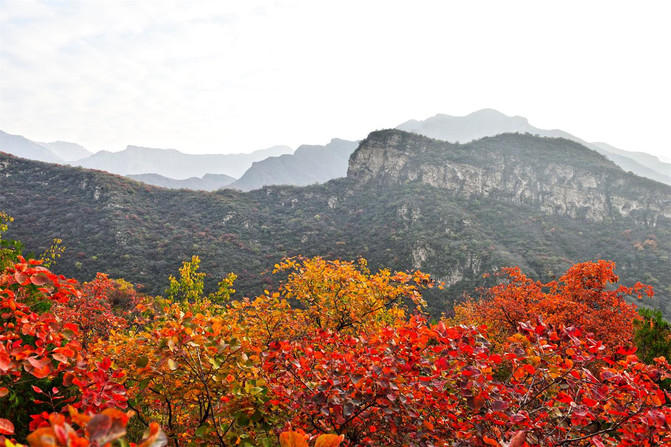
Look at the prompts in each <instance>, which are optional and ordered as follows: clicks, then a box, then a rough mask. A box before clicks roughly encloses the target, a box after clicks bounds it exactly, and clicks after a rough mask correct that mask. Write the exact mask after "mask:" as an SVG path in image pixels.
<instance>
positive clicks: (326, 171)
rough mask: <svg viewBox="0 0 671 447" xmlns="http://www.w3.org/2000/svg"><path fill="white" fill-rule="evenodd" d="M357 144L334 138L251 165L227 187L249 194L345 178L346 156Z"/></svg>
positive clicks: (347, 156) (347, 157)
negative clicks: (327, 142)
mask: <svg viewBox="0 0 671 447" xmlns="http://www.w3.org/2000/svg"><path fill="white" fill-rule="evenodd" d="M357 144H358V143H357V142H355V141H347V140H340V139H338V138H334V139H333V140H331V142H330V143H329V144H327V145H326V146H308V145H304V146H300V147H299V148H298V149H296V152H294V153H293V154H284V155H280V156H279V157H268V158H266V159H265V160H261V161H257V162H254V163H253V164H252V167H251V168H249V169H248V170H247V171H246V172H245V173H244V175H243V176H242V177H241V178H240V179H239V180H237V181H236V182H235V183H233V184H231V185H230V187H231V188H235V189H240V190H242V191H250V190H252V189H259V188H261V187H263V186H267V185H296V186H306V185H311V184H313V183H324V182H327V181H329V180H331V179H334V178H338V177H345V175H347V162H348V160H349V156H350V155H351V154H352V152H354V150H355V149H356V147H357Z"/></svg>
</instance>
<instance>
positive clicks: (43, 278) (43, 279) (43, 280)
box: [30, 273, 47, 286]
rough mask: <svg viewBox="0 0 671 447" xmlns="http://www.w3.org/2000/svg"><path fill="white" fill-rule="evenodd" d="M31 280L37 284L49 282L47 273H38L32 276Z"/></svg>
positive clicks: (41, 284)
mask: <svg viewBox="0 0 671 447" xmlns="http://www.w3.org/2000/svg"><path fill="white" fill-rule="evenodd" d="M30 282H32V283H33V284H35V285H36V286H43V285H45V284H46V283H47V277H46V276H45V275H42V274H39V273H38V274H37V275H33V276H31V277H30Z"/></svg>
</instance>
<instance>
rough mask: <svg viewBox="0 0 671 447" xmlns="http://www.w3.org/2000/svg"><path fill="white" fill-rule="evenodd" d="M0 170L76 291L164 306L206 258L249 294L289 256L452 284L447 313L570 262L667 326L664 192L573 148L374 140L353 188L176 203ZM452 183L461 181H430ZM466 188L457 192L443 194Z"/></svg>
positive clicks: (28, 233)
mask: <svg viewBox="0 0 671 447" xmlns="http://www.w3.org/2000/svg"><path fill="white" fill-rule="evenodd" d="M390 138H391V140H390ZM390 141H396V142H397V143H398V142H402V146H403V151H400V152H399V150H398V147H400V146H399V144H400V143H399V144H397V143H394V144H390V143H389V142H390ZM388 143H389V144H388ZM385 145H386V146H385ZM380 154H387V155H388V157H386V158H385V157H380ZM440 154H443V155H442V156H439V155H440ZM488 154H490V155H488ZM506 154H507V155H506ZM534 154H537V155H538V156H537V157H536V156H535V155H534ZM552 154H554V155H553V157H554V158H552V157H551V158H550V162H549V163H548V162H544V161H542V159H541V156H543V157H546V156H548V155H552ZM455 157H456V158H455ZM497 157H499V158H500V157H503V159H505V160H507V161H505V160H504V164H505V163H508V164H505V166H503V165H500V163H499V162H496V160H497V159H499V158H497ZM364 159H367V160H368V162H366V163H364V162H362V160H364ZM503 159H502V160H503ZM0 160H1V161H0V185H1V186H2V194H1V195H0V208H1V209H3V210H5V211H6V212H8V213H9V214H10V215H12V216H14V217H15V219H16V221H15V223H14V224H13V225H12V227H11V229H10V230H9V233H8V234H9V235H10V236H11V237H15V238H17V239H20V240H22V241H23V242H24V243H25V244H26V248H27V249H28V250H30V251H34V252H36V253H40V252H42V251H43V250H45V249H46V248H47V247H48V246H49V245H50V244H51V241H52V239H53V238H61V239H62V240H63V244H64V245H65V246H66V247H67V251H66V254H65V255H64V257H63V258H62V260H61V261H60V262H61V264H60V268H61V269H62V271H63V272H65V273H67V274H68V275H71V276H74V277H78V278H81V279H83V280H86V279H90V278H92V277H93V276H94V275H95V273H96V272H98V271H104V272H106V273H108V274H110V275H111V276H112V277H123V278H125V279H126V280H128V281H131V282H134V283H140V284H143V285H144V287H145V289H144V290H145V291H147V292H151V293H160V292H162V291H163V290H164V289H165V287H166V283H165V278H166V277H167V275H168V274H169V273H170V272H174V271H176V269H177V267H178V266H179V265H180V263H181V262H182V261H184V260H188V259H190V257H191V256H192V255H199V256H200V257H201V260H202V266H203V269H204V270H205V271H207V272H208V273H209V274H210V275H211V277H210V278H209V282H208V283H207V286H208V287H210V288H211V287H213V286H214V284H215V283H216V281H217V278H222V277H224V276H226V274H227V273H228V272H232V271H234V272H236V273H237V274H238V275H239V279H238V281H237V287H236V288H237V290H238V296H245V295H249V296H253V295H255V294H257V293H259V292H260V291H262V290H263V289H264V288H267V287H269V286H270V285H271V284H272V283H273V279H272V277H271V275H270V270H271V268H272V266H273V265H274V264H275V263H277V262H278V261H280V260H281V259H282V258H283V257H285V256H292V255H296V254H302V255H306V256H313V255H321V256H324V257H328V258H340V259H356V258H357V257H359V256H362V257H365V258H367V259H368V260H369V261H370V264H371V266H372V267H374V268H377V267H381V266H389V267H391V268H394V269H398V270H406V269H411V268H421V269H422V270H424V271H426V272H429V273H431V274H432V275H434V276H435V277H436V278H437V279H438V280H442V281H444V282H445V283H446V284H447V286H448V287H447V288H446V290H445V291H444V292H441V293H435V292H434V293H432V294H429V295H428V296H427V298H428V300H429V307H430V309H431V311H432V312H433V313H435V314H440V313H441V312H450V311H451V305H450V304H449V302H450V301H452V300H455V299H458V298H460V297H461V295H462V293H463V292H464V291H472V290H473V289H474V288H475V287H476V286H478V285H483V284H485V283H484V282H483V281H485V280H483V279H482V275H483V273H487V272H490V271H492V270H496V269H500V268H501V267H505V266H512V265H518V266H520V267H522V268H523V269H524V271H525V272H527V273H528V274H529V275H531V276H532V277H536V278H540V279H544V280H548V279H551V278H552V277H554V276H555V275H557V274H559V273H560V272H562V271H564V270H565V269H566V268H567V267H568V266H569V265H571V264H573V263H575V262H579V261H586V260H597V259H608V260H613V261H615V262H616V263H617V266H618V267H617V268H618V270H617V272H618V273H619V274H620V275H621V277H622V279H623V280H624V282H625V283H628V282H632V281H635V280H642V281H644V282H647V283H649V284H651V285H653V286H654V287H655V290H656V292H657V295H656V297H655V299H654V300H651V301H648V302H647V303H648V304H650V305H652V306H654V307H656V308H661V309H663V310H664V312H665V313H666V315H669V314H670V313H671V307H670V306H671V304H670V303H669V300H668V297H669V296H670V295H671V293H670V292H671V290H670V284H671V269H669V258H668V256H669V253H670V250H671V237H670V232H669V231H670V230H669V222H670V221H669V219H668V216H667V214H668V209H669V208H668V200H669V191H668V189H669V188H668V187H667V186H664V185H661V184H658V183H656V182H653V181H649V180H646V179H642V178H640V177H636V176H633V175H631V174H626V173H624V172H622V171H621V170H619V169H618V168H617V167H616V166H614V165H613V164H612V163H610V162H608V161H607V160H605V159H604V158H603V157H601V156H600V155H598V154H596V153H595V152H593V151H589V150H588V149H586V148H584V147H582V146H580V145H578V144H576V143H573V142H569V141H566V140H561V139H559V140H557V139H547V138H537V137H532V136H525V135H509V136H506V135H504V136H500V137H493V138H488V139H484V140H479V141H476V142H473V143H470V144H469V145H450V144H449V143H444V142H438V141H436V140H430V139H428V138H424V137H419V136H416V135H411V134H406V133H403V132H399V131H389V132H387V133H385V132H378V133H374V134H372V135H371V136H370V137H369V138H368V139H367V140H365V141H364V142H363V143H362V145H361V146H360V148H359V150H358V151H357V152H356V153H355V154H354V155H353V157H352V161H351V163H350V177H349V178H347V179H340V180H335V181H331V182H329V183H327V184H324V185H316V186H309V187H304V188H298V187H271V188H264V189H262V190H258V191H252V192H249V193H240V192H236V191H219V192H214V193H205V192H192V191H171V190H164V189H160V188H153V187H150V186H147V185H142V184H139V183H136V182H133V181H130V180H128V179H125V178H122V177H118V176H114V175H109V174H105V173H102V172H99V171H87V170H83V169H77V168H70V167H63V166H55V165H49V164H44V163H38V162H33V161H27V160H22V159H18V158H14V157H11V156H6V155H3V156H2V158H1V159H0ZM455 160H456V161H455ZM553 160H554V161H553ZM378 162H379V163H382V164H376V163H378ZM513 162H514V165H513V164H510V163H513ZM385 163H387V165H384V164H385ZM497 163H499V164H497ZM562 163H564V165H562ZM383 165H384V166H386V167H385V168H384V169H381V170H380V166H383ZM400 166H404V167H403V169H399V170H397V171H395V170H394V169H392V168H393V167H400ZM459 166H461V167H462V168H463V169H466V170H463V169H462V170H461V171H460V170H459V169H461V168H459V169H457V167H459ZM502 166H503V167H502ZM571 166H573V167H572V168H570V167H571ZM464 167H466V168H464ZM548 167H549V169H550V171H552V172H548V173H544V172H545V171H544V169H545V168H548ZM499 168H501V169H502V170H501V172H502V173H503V175H504V176H505V178H503V177H502V178H499V180H497V181H498V183H496V182H494V183H492V182H490V183H487V185H490V186H488V187H486V188H485V189H483V191H488V193H487V194H484V193H482V194H481V193H478V192H477V191H476V190H473V191H471V190H470V189H469V188H474V187H475V186H477V184H475V183H473V182H472V181H471V180H472V179H486V178H487V176H486V175H485V176H483V175H484V174H483V173H486V172H493V171H495V170H496V169H499ZM503 168H505V169H503ZM366 169H368V171H366ZM376 169H377V171H376ZM441 170H442V171H441ZM443 171H444V172H448V171H449V172H452V174H454V176H456V177H454V176H452V177H451V175H452V174H450V175H447V176H445V175H444V174H441V175H442V177H441V176H436V175H437V174H436V173H437V172H443ZM462 171H463V172H462ZM363 172H369V174H370V175H364V174H363ZM376 172H379V173H380V175H381V176H379V175H378V174H377V173H376ZM395 172H396V173H397V174H398V175H397V174H394V173H395ZM584 172H591V173H592V174H590V176H585V175H583V174H582V173H584ZM464 173H469V174H468V175H465V174H464ZM506 173H508V174H506ZM543 173H544V174H543ZM471 174H472V175H471ZM537 174H538V175H537ZM540 174H543V175H542V176H541V175H540ZM530 175H531V177H530ZM459 176H462V178H463V181H462V182H461V183H457V185H461V189H459V187H456V188H455V187H453V186H452V184H453V183H452V182H451V180H450V179H452V178H453V177H454V178H459ZM541 177H542V178H546V179H549V180H547V181H546V180H543V179H542V178H541ZM497 178H498V177H497ZM432 179H442V180H441V181H433V180H432ZM445 179H447V180H450V181H443V180H445ZM469 181H470V183H469ZM483 184H484V183H483ZM510 185H512V186H510ZM507 188H512V189H507ZM580 188H584V191H583V192H584V194H582V193H581V189H580ZM476 189H477V188H476ZM527 193H528V194H527ZM578 193H581V194H582V195H580V194H578ZM576 194H578V198H577V199H576V200H578V201H576V200H574V199H575V197H574V196H576ZM665 200H666V201H665ZM548 203H551V204H553V206H546V205H547V204H548Z"/></svg>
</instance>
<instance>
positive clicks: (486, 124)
mask: <svg viewBox="0 0 671 447" xmlns="http://www.w3.org/2000/svg"><path fill="white" fill-rule="evenodd" d="M396 128H397V129H399V130H404V131H407V132H413V133H417V134H420V135H424V136H427V137H431V138H436V139H438V140H444V141H450V142H453V143H454V142H461V143H467V142H469V141H472V140H477V139H479V138H483V137H490V136H494V135H498V134H501V133H530V134H532V135H539V136H542V137H555V138H566V139H568V140H573V141H576V142H578V143H580V144H582V145H584V146H586V147H588V148H590V149H594V150H595V151H597V152H599V153H601V154H603V155H605V156H606V157H607V158H608V159H609V160H612V161H613V162H615V163H616V164H617V165H618V166H620V167H621V168H622V169H624V170H625V171H631V172H633V173H634V174H636V175H640V176H642V177H647V178H650V179H653V180H656V181H658V182H662V183H666V184H667V185H671V164H669V163H665V162H662V161H661V160H659V159H658V158H657V157H655V156H654V155H650V154H646V153H643V152H629V151H625V150H622V149H617V148H615V147H613V146H610V145H608V144H605V143H589V142H586V141H584V140H582V139H580V138H578V137H576V136H574V135H571V134H569V133H567V132H564V131H562V130H557V129H554V130H547V129H539V128H537V127H534V126H532V125H531V124H529V121H528V120H527V119H526V118H523V117H521V116H513V117H510V116H506V115H504V114H503V113H501V112H499V111H497V110H494V109H483V110H479V111H477V112H473V113H471V114H470V115H466V116H450V115H443V114H438V115H435V116H433V117H431V118H427V119H425V120H423V121H417V120H410V121H406V122H405V123H402V124H400V125H398V126H397V127H396Z"/></svg>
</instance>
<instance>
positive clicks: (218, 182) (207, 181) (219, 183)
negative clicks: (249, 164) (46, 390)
mask: <svg viewBox="0 0 671 447" xmlns="http://www.w3.org/2000/svg"><path fill="white" fill-rule="evenodd" d="M126 177H128V178H130V179H133V180H137V181H138V182H142V183H146V184H148V185H153V186H158V187H161V188H170V189H191V190H194V191H216V190H218V189H221V188H224V187H226V186H228V185H230V184H231V183H233V182H234V181H235V178H234V177H231V176H229V175H226V174H205V175H204V176H202V177H190V178H187V179H184V180H176V179H172V178H169V177H164V176H162V175H159V174H129V175H127V176H126Z"/></svg>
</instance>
